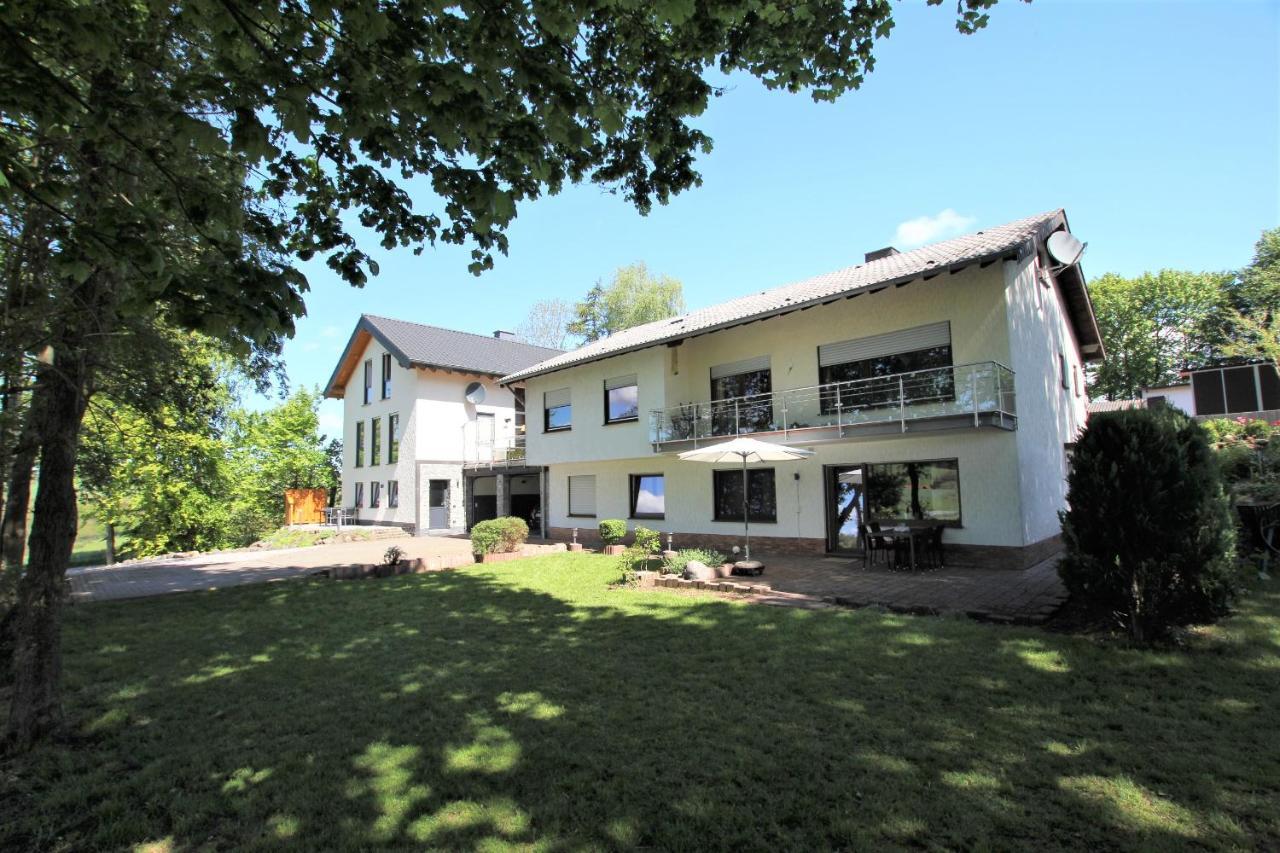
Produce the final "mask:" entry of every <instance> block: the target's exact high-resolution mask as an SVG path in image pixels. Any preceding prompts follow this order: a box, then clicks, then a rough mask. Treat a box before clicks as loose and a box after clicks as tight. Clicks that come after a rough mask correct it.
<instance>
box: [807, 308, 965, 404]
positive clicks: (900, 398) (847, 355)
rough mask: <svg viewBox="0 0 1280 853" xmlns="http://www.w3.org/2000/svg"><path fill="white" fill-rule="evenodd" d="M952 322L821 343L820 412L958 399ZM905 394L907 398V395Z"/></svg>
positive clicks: (819, 364) (819, 366)
mask: <svg viewBox="0 0 1280 853" xmlns="http://www.w3.org/2000/svg"><path fill="white" fill-rule="evenodd" d="M947 367H951V324H950V323H947V322H942V323H931V324H929V325H927V326H916V327H915V328H912V329H902V330H900V331H897V332H888V333H885V334H882V335H872V336H870V337H866V338H857V339H856V340H852V341H841V342H839V343H834V344H824V345H822V346H820V347H818V381H819V382H820V383H821V384H822V385H824V386H829V387H824V388H823V389H822V391H821V396H820V399H821V407H822V414H824V415H830V414H835V413H836V411H838V410H847V409H863V408H867V407H874V406H886V405H898V404H899V403H903V402H905V403H923V402H937V401H942V400H953V399H955V376H954V375H953V373H952V371H950V370H942V369H938V368H947ZM904 398H905V399H904Z"/></svg>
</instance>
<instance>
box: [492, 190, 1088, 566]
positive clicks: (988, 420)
mask: <svg viewBox="0 0 1280 853" xmlns="http://www.w3.org/2000/svg"><path fill="white" fill-rule="evenodd" d="M1067 230H1068V226H1067V218H1066V214H1065V213H1064V212H1063V211H1062V210H1056V211H1052V212H1049V213H1045V214H1041V215H1039V216H1033V217H1030V218H1028V219H1023V220H1020V221H1017V222H1012V223H1009V224H1007V225H1002V226H1000V227H998V228H991V229H987V230H986V231H980V232H978V233H976V234H971V235H969V236H965V237H959V238H956V239H954V240H948V241H945V242H942V243H938V244H935V245H931V246H926V247H924V248H920V249H916V250H913V251H909V252H901V253H900V252H897V251H896V250H894V249H892V248H890V249H883V250H880V251H877V252H872V253H868V254H867V256H866V261H865V263H863V264H860V265H858V266H854V267H850V268H848V269H843V270H839V271H837V272H833V273H828V274H826V275H821V276H818V277H816V278H812V279H808V280H805V281H801V282H798V283H795V284H790V285H786V286H784V287H779V288H776V289H773V290H767V291H764V292H761V293H756V294H752V295H749V296H744V297H742V298H740V299H735V300H732V301H730V302H725V303H722V304H719V305H713V306H711V307H708V308H704V309H701V310H698V311H693V312H691V313H688V314H685V315H683V316H680V317H675V318H671V319H668V320H661V321H658V322H656V323H649V324H647V325H644V326H639V327H636V328H632V329H628V330H625V331H623V332H619V333H618V334H615V335H612V336H610V337H608V338H605V339H603V340H600V341H596V342H594V343H591V344H589V345H587V346H584V347H582V348H580V349H577V350H574V351H572V352H568V353H563V354H559V355H555V356H553V357H550V358H547V359H545V360H543V361H540V362H539V363H537V364H534V365H531V366H529V367H526V368H523V369H520V370H515V371H512V372H511V373H509V374H508V375H507V376H506V377H504V378H503V379H502V384H503V385H504V386H506V387H518V386H520V385H524V386H525V388H526V398H527V400H528V406H529V410H530V416H531V422H530V424H529V429H528V436H527V458H528V462H529V463H531V464H533V465H537V466H543V467H545V469H546V471H547V475H546V491H545V497H544V505H545V507H546V516H547V519H548V522H549V525H550V527H551V534H552V535H553V536H557V537H565V536H568V535H569V534H570V533H571V531H572V529H573V528H580V529H581V530H582V532H583V534H584V535H585V534H587V533H588V532H589V531H592V530H594V529H595V527H596V525H597V523H598V520H599V519H603V518H627V519H632V520H633V521H632V524H633V525H635V524H643V525H644V526H647V527H650V528H654V529H657V530H660V531H664V532H670V533H674V534H675V539H676V546H677V547H681V546H686V545H694V544H706V545H711V546H715V547H718V548H720V549H722V550H724V549H726V548H728V547H730V546H731V545H733V544H737V543H738V542H740V539H741V529H742V523H741V522H742V518H741V516H742V509H741V505H742V503H741V500H742V495H741V489H742V485H741V483H742V480H741V477H740V475H737V474H736V471H735V470H733V469H731V467H730V468H726V470H723V471H722V470H713V469H712V468H711V467H710V466H706V465H700V464H694V463H688V462H681V461H679V460H678V459H677V458H676V453H678V452H679V451H683V450H686V449H689V448H692V447H695V446H700V445H705V444H708V443H712V442H716V441H721V440H724V439H725V438H726V437H728V436H732V435H741V434H753V435H755V436H756V437H757V438H762V439H764V440H768V441H775V442H779V443H785V444H789V445H794V446H798V447H804V448H808V449H811V450H813V451H814V455H813V456H812V457H809V458H807V459H805V460H802V461H798V462H791V463H780V464H775V465H771V466H754V473H752V474H751V475H750V479H749V484H748V496H749V504H750V507H751V508H750V511H749V512H750V516H751V526H752V538H753V542H754V543H755V546H756V547H757V548H758V549H759V551H760V552H762V553H768V551H770V550H773V551H775V552H776V551H786V552H801V553H813V554H821V553H828V552H834V553H841V552H847V551H851V550H854V549H856V548H858V547H859V541H858V532H859V525H860V524H861V523H862V522H863V521H865V520H868V519H872V518H892V517H898V518H901V517H906V516H915V517H921V518H932V519H935V520H941V521H943V522H945V523H946V524H947V526H948V529H947V530H946V531H945V535H944V539H945V542H946V544H947V546H948V550H949V552H950V554H951V559H953V560H955V561H957V562H963V561H966V560H970V561H980V562H982V563H983V564H986V565H991V564H997V565H1009V566H1024V565H1028V564H1030V563H1032V562H1034V561H1036V560H1037V559H1039V558H1041V557H1042V556H1043V555H1046V554H1048V553H1050V552H1051V551H1052V549H1054V548H1056V547H1057V545H1058V536H1059V521H1058V515H1057V513H1058V510H1060V509H1061V508H1062V507H1063V506H1064V498H1065V491H1066V486H1065V482H1064V480H1065V472H1066V465H1067V454H1068V452H1069V448H1070V446H1071V444H1072V443H1073V441H1074V440H1075V437H1076V435H1077V433H1078V431H1079V429H1080V428H1081V426H1082V424H1083V423H1084V419H1085V396H1084V377H1083V369H1082V368H1083V363H1084V362H1086V361H1088V360H1092V359H1098V358H1101V357H1102V354H1103V353H1102V345H1101V340H1100V338H1099V334H1098V328H1097V325H1096V322H1095V320H1094V315H1093V309H1092V306H1091V304H1090V302H1089V297H1088V293H1087V291H1086V289H1085V282H1084V277H1083V274H1082V273H1081V271H1080V268H1079V266H1078V264H1076V263H1074V262H1071V263H1066V264H1064V263H1062V262H1061V259H1055V257H1054V256H1053V254H1052V253H1051V251H1050V250H1049V249H1048V248H1047V246H1046V240H1047V239H1048V238H1049V237H1050V235H1051V234H1053V233H1055V232H1059V231H1067ZM1072 260H1073V261H1074V259H1072ZM757 537H758V538H757Z"/></svg>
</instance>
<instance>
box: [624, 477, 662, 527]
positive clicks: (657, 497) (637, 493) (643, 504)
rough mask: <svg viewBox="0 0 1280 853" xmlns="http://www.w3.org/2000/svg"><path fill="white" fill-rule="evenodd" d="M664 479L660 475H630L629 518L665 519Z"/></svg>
mask: <svg viewBox="0 0 1280 853" xmlns="http://www.w3.org/2000/svg"><path fill="white" fill-rule="evenodd" d="M666 493H667V487H666V478H665V477H664V476H663V475H661V474H632V475H631V517H632V518H665V517H666V514H667V495H666Z"/></svg>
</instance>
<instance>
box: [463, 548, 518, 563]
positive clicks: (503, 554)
mask: <svg viewBox="0 0 1280 853" xmlns="http://www.w3.org/2000/svg"><path fill="white" fill-rule="evenodd" d="M473 556H474V557H475V558H476V562H477V563H505V562H507V561H508V560H518V559H520V558H521V557H522V556H524V555H523V554H521V553H520V552H519V551H495V552H493V553H492V554H474V555H473Z"/></svg>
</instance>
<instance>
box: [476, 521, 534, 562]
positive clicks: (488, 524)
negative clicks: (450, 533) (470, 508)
mask: <svg viewBox="0 0 1280 853" xmlns="http://www.w3.org/2000/svg"><path fill="white" fill-rule="evenodd" d="M528 538H529V525H528V524H526V523H525V520H524V519H523V518H516V517H515V516H511V515H504V516H501V517H500V518H492V519H489V520H488V521H480V522H477V523H476V525H475V526H474V527H472V528H471V550H472V552H473V553H476V554H494V553H498V552H500V551H518V550H519V549H520V546H521V545H522V544H523V543H524V541H525V540H526V539H528Z"/></svg>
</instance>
